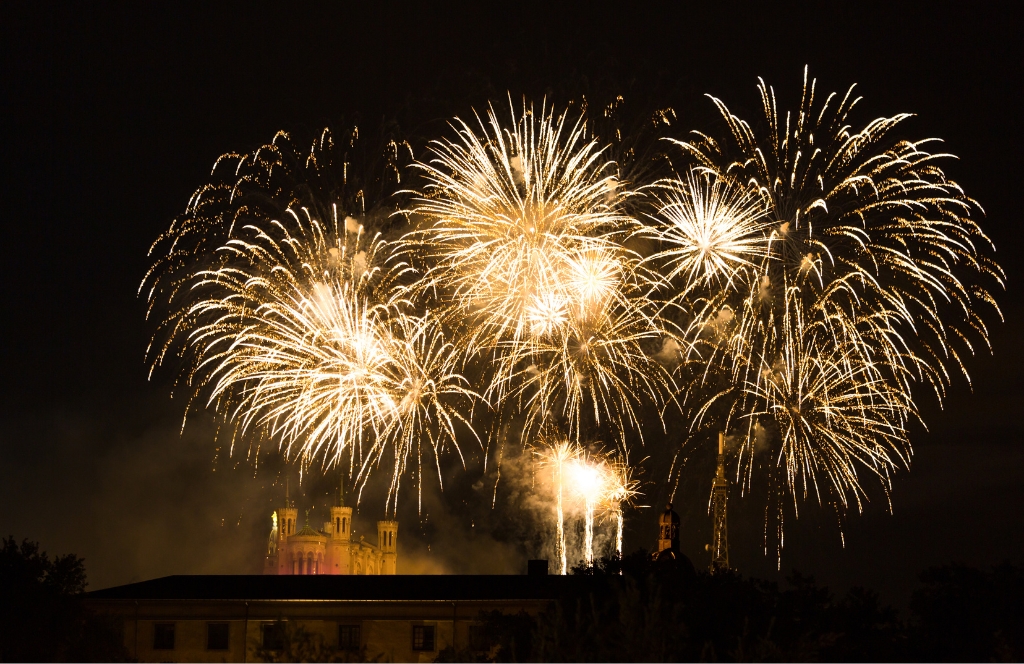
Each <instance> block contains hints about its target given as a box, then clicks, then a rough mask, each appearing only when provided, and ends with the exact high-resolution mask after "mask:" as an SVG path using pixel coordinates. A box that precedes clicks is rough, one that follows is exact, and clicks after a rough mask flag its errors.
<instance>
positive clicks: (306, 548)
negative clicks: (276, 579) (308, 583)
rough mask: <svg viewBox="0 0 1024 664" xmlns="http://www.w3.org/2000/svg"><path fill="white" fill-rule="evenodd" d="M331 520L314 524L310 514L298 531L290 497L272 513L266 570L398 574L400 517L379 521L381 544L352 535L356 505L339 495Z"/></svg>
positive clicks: (265, 562) (303, 573)
mask: <svg viewBox="0 0 1024 664" xmlns="http://www.w3.org/2000/svg"><path fill="white" fill-rule="evenodd" d="M338 503H339V504H338V505H336V506H335V507H332V508H331V520H330V521H327V522H325V523H324V527H323V530H315V529H313V528H312V527H310V525H309V521H308V519H307V522H306V525H305V527H303V528H302V529H301V530H298V531H296V527H297V524H298V510H297V509H295V503H293V502H292V501H290V500H289V499H288V498H287V495H286V497H285V506H284V507H281V508H279V509H278V510H277V511H276V512H274V514H273V528H272V529H271V532H270V542H269V543H268V545H267V557H266V559H265V561H264V564H263V573H264V574H282V575H284V574H301V575H311V574H359V575H370V574H396V573H397V572H398V522H397V521H378V522H377V543H376V545H374V544H372V543H370V542H367V541H366V539H365V538H364V537H360V538H359V539H358V540H356V541H353V539H352V508H351V507H346V506H345V505H344V504H343V501H341V500H340V499H339V501H338Z"/></svg>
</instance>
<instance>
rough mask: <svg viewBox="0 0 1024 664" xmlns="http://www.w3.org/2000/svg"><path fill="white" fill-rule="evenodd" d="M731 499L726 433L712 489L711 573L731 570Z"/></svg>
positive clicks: (722, 435) (720, 442)
mask: <svg viewBox="0 0 1024 664" xmlns="http://www.w3.org/2000/svg"><path fill="white" fill-rule="evenodd" d="M728 498H729V480H727V479H726V478H725V432H724V431H720V432H718V468H717V470H716V471H715V481H714V483H713V484H712V489H711V513H712V518H713V519H714V534H713V535H712V538H711V568H710V569H711V573H712V574H715V573H717V572H724V571H726V570H728V569H729V530H728V524H727V523H726V513H725V512H726V510H725V507H726V503H727V502H728Z"/></svg>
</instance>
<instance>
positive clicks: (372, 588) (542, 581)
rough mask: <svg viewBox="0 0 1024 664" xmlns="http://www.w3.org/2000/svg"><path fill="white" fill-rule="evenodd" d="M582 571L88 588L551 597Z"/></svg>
mask: <svg viewBox="0 0 1024 664" xmlns="http://www.w3.org/2000/svg"><path fill="white" fill-rule="evenodd" d="M587 580H588V577H585V576H557V575H551V576H513V575H500V576H499V575H463V574H457V575H456V574H452V575H396V576H333V575H324V576H273V575H268V576H263V575H260V576H256V575H229V574H219V575H218V574H211V575H176V576H165V577H162V578H159V579H152V580H150V581H142V582H139V583H130V584H128V585H125V586H115V587H113V588H104V589H102V590H94V591H92V592H90V593H88V594H87V597H88V598H89V599H102V600H108V599H109V600H120V599H124V600H299V599H308V600H449V601H450V600H502V599H555V598H557V597H558V596H559V595H561V594H563V593H564V592H565V591H567V590H569V588H570V587H573V586H575V585H577V584H580V583H586V581H587Z"/></svg>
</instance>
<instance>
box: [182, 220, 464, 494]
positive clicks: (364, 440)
mask: <svg viewBox="0 0 1024 664" xmlns="http://www.w3.org/2000/svg"><path fill="white" fill-rule="evenodd" d="M218 253H219V254H221V257H220V258H221V260H219V261H218V267H216V268H215V269H208V270H200V271H198V272H197V273H196V275H195V280H194V282H193V284H192V286H191V290H192V292H193V293H195V294H196V298H195V301H194V302H193V303H192V304H191V305H190V306H189V308H188V309H187V310H186V311H185V312H184V313H183V314H182V315H181V316H180V317H179V319H178V320H179V321H180V328H179V329H180V330H181V333H182V334H183V335H185V337H186V341H185V345H186V349H187V352H188V353H189V354H190V355H191V357H192V358H193V364H192V369H191V371H190V373H189V375H188V380H189V383H190V385H192V387H193V389H194V390H195V392H196V393H197V394H198V393H202V392H204V391H206V392H208V397H207V405H209V406H212V407H214V409H215V410H217V411H218V412H220V413H222V414H223V415H224V416H225V417H226V419H227V420H229V421H231V422H234V423H236V424H237V433H238V434H239V435H242V436H245V435H246V434H249V433H253V432H257V431H258V432H260V433H262V434H264V435H265V436H266V437H268V438H270V439H271V440H274V441H276V442H277V444H278V445H279V446H280V447H281V448H282V449H283V451H284V453H285V456H286V457H294V458H297V459H298V460H299V461H300V463H301V464H302V465H303V467H305V466H308V465H309V464H310V463H312V462H313V461H314V460H316V459H321V460H322V461H323V463H325V464H327V465H334V464H338V463H342V462H343V459H345V458H347V460H348V463H349V472H350V473H352V472H353V471H356V470H357V471H358V472H357V476H358V478H359V479H360V480H361V482H362V484H365V481H366V479H367V477H368V476H369V473H370V470H371V468H372V467H375V466H376V465H378V464H379V462H380V461H381V459H382V457H383V456H384V452H385V450H386V449H388V448H390V449H392V451H393V453H394V473H393V475H392V482H391V491H390V493H389V503H391V502H392V501H393V500H395V499H396V498H397V491H398V488H399V480H400V477H401V475H402V473H403V472H404V470H405V469H406V464H407V462H408V460H409V458H410V456H413V455H414V456H415V459H416V462H417V465H418V466H419V467H420V468H422V456H423V454H422V447H423V445H424V443H426V444H428V447H429V449H431V450H432V452H433V453H434V455H435V457H437V456H440V454H441V453H442V451H443V447H444V446H445V444H447V443H451V444H452V445H455V441H456V435H455V423H456V422H463V423H466V424H467V425H468V423H469V422H468V419H467V418H466V417H464V416H463V415H462V410H461V409H460V408H458V407H456V406H455V404H454V403H453V402H458V401H459V400H460V399H463V398H466V399H469V400H470V401H473V400H474V399H475V398H476V394H475V393H474V392H473V391H472V390H470V389H469V388H468V386H467V385H466V383H465V379H464V378H463V377H462V376H461V375H460V374H459V373H458V372H457V371H456V370H455V367H456V364H457V362H456V357H457V356H456V354H455V352H454V349H453V347H452V346H451V344H449V343H447V342H446V341H445V340H444V337H443V333H442V330H441V326H440V325H439V324H438V323H437V321H436V320H435V319H434V318H433V317H432V316H430V315H429V314H428V315H424V316H415V315H412V314H411V313H410V311H411V303H410V302H409V301H408V300H407V299H406V298H405V295H406V292H405V289H404V288H402V287H401V286H399V285H398V281H399V278H400V277H401V276H402V274H403V273H404V272H406V271H407V270H408V269H409V268H408V267H407V266H406V265H404V264H403V263H400V262H394V261H391V260H390V258H389V247H388V245H387V243H386V242H384V241H383V240H382V239H380V238H379V237H373V238H369V237H367V236H366V234H365V233H364V230H363V227H362V225H361V224H358V222H356V221H355V220H354V219H352V218H351V217H349V218H346V219H344V220H339V219H338V215H337V212H335V214H334V216H333V217H332V218H331V219H330V220H329V221H328V222H327V223H322V222H320V221H318V220H316V219H314V218H312V217H311V216H310V215H309V213H308V212H306V211H302V212H301V213H299V212H295V211H290V212H289V218H288V220H287V223H284V222H277V221H275V222H271V223H268V224H264V226H263V227H256V226H246V227H244V228H242V229H240V233H239V237H236V238H234V239H231V240H229V241H228V242H226V243H225V245H224V246H223V247H222V248H221V249H220V250H219V252H218ZM459 405H462V406H464V405H465V404H459ZM470 430H472V428H471V427H470ZM455 447H456V449H457V445H455ZM418 476H419V475H418ZM391 506H392V509H393V508H394V505H393V503H392V504H391Z"/></svg>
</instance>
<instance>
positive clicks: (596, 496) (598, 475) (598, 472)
mask: <svg viewBox="0 0 1024 664" xmlns="http://www.w3.org/2000/svg"><path fill="white" fill-rule="evenodd" d="M566 469H567V471H568V472H567V473H566V475H567V479H568V481H569V486H570V487H571V489H572V491H573V493H574V494H575V495H576V496H578V497H579V498H580V499H581V500H582V501H583V510H584V539H583V562H584V563H585V564H586V565H587V566H592V565H593V564H594V511H595V510H596V509H597V506H598V504H599V503H600V501H601V500H602V499H603V498H604V497H605V496H606V495H607V493H608V464H607V462H606V461H604V460H603V459H600V458H597V457H592V456H589V455H587V454H586V453H582V454H580V455H579V456H577V457H576V458H575V459H573V460H572V461H570V462H569V463H568V464H567V467H566Z"/></svg>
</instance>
